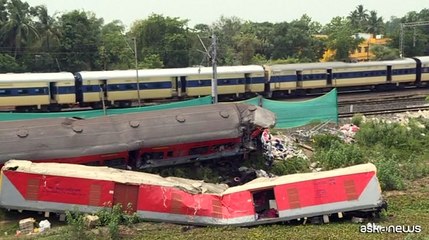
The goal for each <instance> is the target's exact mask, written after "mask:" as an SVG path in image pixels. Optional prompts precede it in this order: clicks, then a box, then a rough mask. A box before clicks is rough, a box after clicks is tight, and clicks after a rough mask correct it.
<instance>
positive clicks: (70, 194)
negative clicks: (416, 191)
mask: <svg viewBox="0 0 429 240" xmlns="http://www.w3.org/2000/svg"><path fill="white" fill-rule="evenodd" d="M1 178H2V181H1V185H0V189H1V190H0V205H1V206H2V207H4V208H8V209H16V210H31V211H44V212H55V213H60V214H64V211H66V210H76V209H77V210H78V211H81V212H96V211H98V210H100V209H102V208H109V207H112V206H113V205H116V204H121V205H122V206H128V208H126V210H127V211H128V212H130V213H136V214H137V216H139V217H141V218H142V219H144V220H150V221H162V222H173V223H181V224H195V225H238V226H248V225H257V224H265V223H273V222H282V221H289V220H295V219H301V221H304V222H305V221H306V219H307V218H312V217H319V216H323V219H324V221H325V222H326V221H329V216H332V215H334V216H335V217H336V216H337V214H338V217H340V218H341V217H348V216H360V217H362V215H365V216H370V215H371V214H374V213H375V214H376V213H378V212H379V211H381V209H382V208H383V207H385V203H384V201H383V199H382V195H381V189H380V186H379V182H378V180H377V177H376V168H375V166H374V165H372V164H362V165H357V166H353V167H348V168H342V169H337V170H331V171H326V172H318V173H302V174H294V175H287V176H281V177H274V178H263V177H262V178H257V179H255V180H253V181H251V182H248V183H246V184H244V185H241V186H236V187H228V186H227V185H225V184H210V183H204V182H203V181H196V180H189V179H183V178H176V177H168V178H163V177H160V176H158V175H153V174H148V173H143V172H135V171H126V170H120V169H114V168H108V167H92V166H83V165H77V164H64V163H31V162H29V161H18V160H12V161H8V162H7V163H6V164H5V166H4V167H3V169H2V173H1Z"/></svg>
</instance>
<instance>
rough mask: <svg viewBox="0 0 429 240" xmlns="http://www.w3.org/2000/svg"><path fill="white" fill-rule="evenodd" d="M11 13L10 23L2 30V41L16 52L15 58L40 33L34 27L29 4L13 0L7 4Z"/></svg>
mask: <svg viewBox="0 0 429 240" xmlns="http://www.w3.org/2000/svg"><path fill="white" fill-rule="evenodd" d="M6 8H7V11H8V13H9V19H8V21H7V22H6V23H5V24H4V25H3V26H2V27H1V28H0V39H1V40H2V42H3V44H6V45H8V46H9V47H10V48H12V49H13V51H14V58H16V56H17V55H18V52H19V51H20V50H21V49H22V47H23V46H25V45H26V44H27V40H28V39H29V38H31V37H36V38H37V37H38V32H37V30H36V28H35V27H34V22H33V21H32V19H31V17H32V14H31V10H30V6H29V5H28V3H26V2H25V3H23V2H21V1H20V0H11V1H10V2H8V3H7V6H6Z"/></svg>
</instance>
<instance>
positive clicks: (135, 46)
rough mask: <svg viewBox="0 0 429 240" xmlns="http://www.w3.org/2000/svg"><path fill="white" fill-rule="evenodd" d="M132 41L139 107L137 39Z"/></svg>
mask: <svg viewBox="0 0 429 240" xmlns="http://www.w3.org/2000/svg"><path fill="white" fill-rule="evenodd" d="M133 40H134V58H135V61H136V82H137V99H138V103H139V107H141V98H140V80H139V64H138V60H137V39H136V38H133Z"/></svg>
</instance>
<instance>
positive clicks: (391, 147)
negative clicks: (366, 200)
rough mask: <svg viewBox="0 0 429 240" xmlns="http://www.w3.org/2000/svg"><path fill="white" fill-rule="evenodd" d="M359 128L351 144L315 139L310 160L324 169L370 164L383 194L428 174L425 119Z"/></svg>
mask: <svg viewBox="0 0 429 240" xmlns="http://www.w3.org/2000/svg"><path fill="white" fill-rule="evenodd" d="M355 121H356V120H355ZM360 125H361V128H360V130H359V132H358V133H357V134H356V136H355V140H356V142H355V143H354V144H346V143H343V142H342V141H341V140H340V139H339V138H338V137H337V136H331V135H318V136H316V137H315V138H314V141H315V144H314V145H315V149H316V153H315V154H314V156H313V160H314V161H318V162H319V163H320V164H321V167H323V169H335V168H339V167H346V166H352V165H355V164H359V163H364V162H372V163H374V164H375V165H376V166H377V169H378V178H379V180H380V183H381V185H382V188H383V189H385V190H392V189H403V188H404V187H405V182H406V181H407V180H414V179H417V178H421V177H423V176H425V175H427V174H428V173H429V166H428V165H427V157H428V156H429V150H428V149H429V130H428V129H429V121H428V120H427V119H413V120H410V122H409V123H408V124H404V125H403V124H399V123H389V122H385V121H368V122H365V123H361V124H360Z"/></svg>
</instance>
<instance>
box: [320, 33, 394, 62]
mask: <svg viewBox="0 0 429 240" xmlns="http://www.w3.org/2000/svg"><path fill="white" fill-rule="evenodd" d="M356 37H359V38H363V39H364V40H363V41H362V42H361V43H360V44H359V46H358V48H357V49H356V50H355V51H354V52H353V53H351V54H350V55H349V58H350V60H351V61H355V62H361V61H369V60H370V59H371V58H372V57H374V54H373V53H372V52H371V47H372V46H374V45H386V44H387V42H388V41H389V40H390V39H389V38H384V37H383V35H377V36H375V37H374V36H373V35H372V34H369V33H358V34H356ZM334 54H335V50H332V49H328V50H326V51H325V53H324V54H323V57H322V59H321V60H320V61H321V62H328V61H330V60H332V57H333V56H334Z"/></svg>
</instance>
